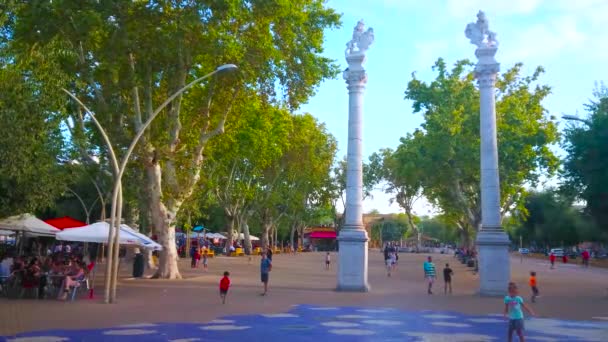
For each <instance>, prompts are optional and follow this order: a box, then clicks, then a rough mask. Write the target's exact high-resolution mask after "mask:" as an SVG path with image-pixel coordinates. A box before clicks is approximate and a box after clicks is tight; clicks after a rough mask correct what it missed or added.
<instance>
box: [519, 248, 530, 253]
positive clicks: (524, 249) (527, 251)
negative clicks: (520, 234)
mask: <svg viewBox="0 0 608 342" xmlns="http://www.w3.org/2000/svg"><path fill="white" fill-rule="evenodd" d="M519 254H530V250H529V249H527V248H520V249H519Z"/></svg>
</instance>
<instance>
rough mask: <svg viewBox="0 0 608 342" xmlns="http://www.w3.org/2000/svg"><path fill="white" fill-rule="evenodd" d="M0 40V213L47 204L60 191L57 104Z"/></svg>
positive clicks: (63, 187) (61, 146)
mask: <svg viewBox="0 0 608 342" xmlns="http://www.w3.org/2000/svg"><path fill="white" fill-rule="evenodd" d="M8 52H9V51H7V50H6V46H4V48H3V47H2V45H0V54H2V55H0V127H2V134H0V217H5V216H10V215H18V214H23V213H26V212H35V211H39V210H43V209H45V208H46V207H48V206H52V205H53V203H54V200H55V199H56V198H57V197H59V196H60V195H61V194H62V193H63V192H64V191H65V190H66V182H67V177H66V175H65V173H64V172H63V170H62V167H61V165H60V164H61V162H62V160H65V158H66V157H67V156H66V154H65V146H64V144H63V139H62V137H61V132H60V130H59V122H60V121H61V119H62V117H61V112H60V109H61V105H60V103H58V102H57V101H56V100H55V99H54V98H53V96H52V95H51V94H49V92H51V91H49V89H48V88H47V86H46V85H45V84H44V83H41V82H40V81H41V80H40V79H38V78H36V77H34V76H32V74H31V73H29V72H28V71H27V69H28V64H29V61H23V63H24V64H16V63H15V62H14V61H12V60H11V58H10V57H8V56H5V55H4V54H7V53H8Z"/></svg>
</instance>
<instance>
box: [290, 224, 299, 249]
mask: <svg viewBox="0 0 608 342" xmlns="http://www.w3.org/2000/svg"><path fill="white" fill-rule="evenodd" d="M297 227H298V223H297V222H294V223H293V224H292V225H291V232H290V234H289V243H290V246H291V248H293V250H294V251H295V250H296V248H297V247H296V245H295V239H294V237H295V235H296V230H297V229H298V228H297Z"/></svg>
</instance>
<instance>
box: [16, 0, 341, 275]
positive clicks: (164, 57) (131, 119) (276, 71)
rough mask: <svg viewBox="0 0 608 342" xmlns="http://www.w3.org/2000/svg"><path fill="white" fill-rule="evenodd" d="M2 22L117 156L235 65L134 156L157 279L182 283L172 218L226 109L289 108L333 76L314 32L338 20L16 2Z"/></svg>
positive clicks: (131, 4)
mask: <svg viewBox="0 0 608 342" xmlns="http://www.w3.org/2000/svg"><path fill="white" fill-rule="evenodd" d="M10 17H11V18H14V20H13V21H12V22H11V23H10V27H8V28H5V29H7V30H10V31H11V37H12V38H13V44H14V46H15V47H16V48H18V49H19V52H18V53H17V54H16V55H15V58H21V57H22V56H24V55H28V54H31V53H39V52H40V51H41V50H42V49H47V48H49V47H51V46H53V47H54V49H53V51H55V52H56V53H55V54H49V58H53V59H54V60H56V62H57V63H58V65H59V68H58V70H59V71H60V72H61V73H63V78H62V79H64V80H68V81H67V82H65V84H64V87H66V88H68V90H70V91H71V92H73V93H75V94H77V95H78V96H79V97H80V98H81V99H82V100H83V101H84V102H85V103H87V104H88V106H89V107H90V108H91V109H92V110H93V111H94V112H95V113H96V115H97V117H98V118H99V120H100V121H101V123H102V125H103V126H104V127H107V128H108V131H109V133H110V135H111V139H112V141H113V142H114V144H116V145H117V146H116V147H115V149H116V150H118V151H123V150H124V147H125V145H126V144H128V142H130V141H131V139H132V137H133V135H134V134H135V132H136V131H138V130H139V129H140V128H141V127H142V122H145V120H146V119H147V118H149V117H150V116H151V115H152V113H153V111H154V108H155V107H156V106H158V104H160V103H162V102H163V101H164V100H165V99H166V98H168V97H169V96H170V95H171V94H173V93H174V92H175V91H176V90H178V89H181V88H182V87H183V86H185V85H186V84H188V82H190V81H192V80H193V79H195V78H197V77H200V76H202V75H204V74H207V73H208V72H210V71H212V70H214V68H215V67H216V66H218V65H221V64H224V63H234V64H237V65H238V66H239V73H238V74H233V75H220V76H218V77H216V78H215V79H214V80H212V81H211V82H209V83H208V84H206V85H203V86H201V87H195V88H192V89H191V90H190V91H189V92H188V93H186V94H184V95H183V96H180V97H178V98H176V99H175V100H174V101H173V102H172V103H171V104H170V105H169V106H167V107H166V110H165V111H164V112H163V114H162V116H161V117H160V118H159V119H158V120H156V121H155V122H154V123H153V125H152V127H151V129H150V130H149V131H148V132H147V133H146V134H145V135H144V137H143V139H142V141H141V144H140V146H139V148H138V149H137V151H136V156H135V158H134V159H135V160H137V161H138V166H139V168H140V169H141V170H142V172H144V174H145V175H146V177H145V187H144V188H145V189H146V190H147V193H148V198H149V200H150V212H151V219H152V222H153V225H154V229H155V230H156V232H157V233H158V236H159V240H160V243H161V244H162V245H163V247H164V248H163V251H162V253H161V257H160V260H159V262H160V263H159V270H158V272H157V274H156V276H158V277H162V278H179V277H180V273H179V270H178V268H177V252H176V248H175V223H176V221H177V215H178V213H179V211H180V208H181V206H182V205H183V204H184V202H186V201H187V200H188V199H189V198H190V197H191V196H192V194H193V192H194V191H195V189H196V185H197V183H198V181H199V179H200V178H201V168H202V165H203V160H204V151H205V148H206V147H207V144H208V142H209V141H211V140H212V139H214V138H215V137H216V136H218V135H220V134H222V133H223V132H224V130H225V124H226V121H227V120H229V115H228V114H229V113H230V109H231V108H232V107H233V106H234V107H235V109H238V108H244V107H245V106H246V104H247V102H248V97H249V96H250V95H251V94H253V93H256V94H258V95H259V96H261V97H262V98H265V99H266V101H268V102H274V103H282V104H285V105H287V106H289V107H291V108H297V107H298V105H299V104H300V103H302V102H303V101H306V100H307V99H308V98H309V97H310V96H311V95H312V94H313V93H314V90H315V88H316V86H317V85H318V84H319V82H321V81H322V80H323V79H325V78H327V77H332V76H334V75H335V74H336V72H337V68H336V66H335V65H334V64H333V63H332V62H331V60H329V59H327V58H325V57H323V56H321V53H322V52H323V48H322V44H323V37H324V34H323V33H324V30H325V29H327V28H332V27H335V26H337V25H338V24H339V15H337V14H336V13H335V12H334V11H333V10H331V9H329V8H326V7H325V6H324V3H323V1H321V0H298V1H282V0H270V1H253V2H252V1H243V0H228V1H219V2H218V1H202V0H199V1H178V2H175V1H101V2H100V1H92V0H86V1H48V2H46V1H45V2H35V3H30V2H19V3H18V4H17V5H15V7H13V8H11V14H10ZM35 71H36V70H34V72H35ZM235 89H241V92H240V93H237V92H236V90H235ZM78 110H79V109H76V108H74V110H73V113H74V114H73V118H74V120H75V121H78V120H80V121H84V126H85V128H87V131H86V133H87V134H88V135H90V136H91V138H92V142H93V144H94V145H95V148H94V149H95V150H99V151H101V152H102V153H105V147H104V146H103V144H101V143H100V141H101V140H100V139H99V136H98V134H97V133H96V132H95V131H94V130H92V129H90V127H89V122H87V121H86V120H87V119H86V117H84V116H82V115H77V113H78ZM83 117H84V119H82V118H83Z"/></svg>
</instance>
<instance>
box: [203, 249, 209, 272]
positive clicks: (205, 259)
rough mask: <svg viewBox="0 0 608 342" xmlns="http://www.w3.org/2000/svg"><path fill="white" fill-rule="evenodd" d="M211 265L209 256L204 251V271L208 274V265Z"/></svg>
mask: <svg viewBox="0 0 608 342" xmlns="http://www.w3.org/2000/svg"><path fill="white" fill-rule="evenodd" d="M208 263H209V255H207V250H205V251H203V270H204V271H205V272H207V266H208V265H207V264H208Z"/></svg>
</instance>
